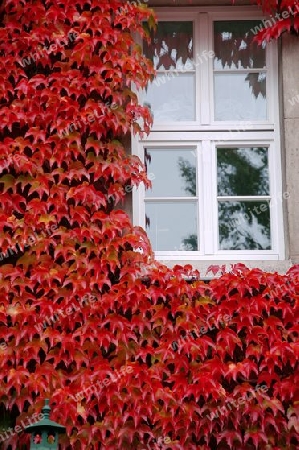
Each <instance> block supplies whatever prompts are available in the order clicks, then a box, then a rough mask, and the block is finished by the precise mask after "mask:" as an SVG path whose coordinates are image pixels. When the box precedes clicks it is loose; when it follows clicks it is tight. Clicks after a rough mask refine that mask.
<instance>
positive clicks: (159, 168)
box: [133, 7, 284, 260]
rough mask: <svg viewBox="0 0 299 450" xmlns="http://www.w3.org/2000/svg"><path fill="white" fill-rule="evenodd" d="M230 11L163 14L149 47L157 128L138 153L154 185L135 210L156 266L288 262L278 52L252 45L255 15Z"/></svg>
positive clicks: (146, 95) (145, 95)
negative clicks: (161, 263)
mask: <svg viewBox="0 0 299 450" xmlns="http://www.w3.org/2000/svg"><path fill="white" fill-rule="evenodd" d="M225 10H227V7H226V8H225ZM234 11H236V10H235V8H234V9H233V12H230V13H228V14H227V13H223V12H221V11H219V9H218V10H217V9H214V10H211V11H206V10H204V9H202V8H192V9H191V10H190V9H189V10H184V11H182V10H181V9H180V10H178V12H177V13H175V12H173V13H171V14H169V12H168V13H163V12H162V13H161V14H160V15H159V13H158V19H159V23H158V28H157V30H156V32H155V33H152V35H151V43H150V44H148V43H144V47H143V50H144V53H145V54H146V55H147V56H148V57H149V58H151V59H152V61H153V63H154V65H155V68H156V71H157V76H156V78H155V80H154V81H153V82H152V83H150V84H149V85H148V87H147V89H146V90H145V91H144V92H141V93H139V94H140V97H141V101H142V102H143V103H144V104H147V105H148V107H150V108H151V111H152V113H153V117H154V126H153V129H152V131H151V133H150V135H149V136H148V137H147V138H146V139H144V140H139V139H137V138H134V139H133V148H134V152H135V153H136V154H137V155H138V156H139V157H140V158H141V159H142V160H143V161H144V163H145V165H146V168H147V172H148V176H149V178H150V179H151V181H152V188H151V189H148V190H145V189H144V187H140V188H138V190H137V191H135V192H134V196H133V212H134V222H135V223H136V224H138V225H141V226H143V227H144V228H145V229H146V231H147V233H148V236H149V238H150V240H151V243H152V246H153V249H154V251H155V253H156V257H157V258H158V259H162V260H163V259H164V260H165V259H168V260H169V259H181V260H183V259H184V260H194V259H203V260H204V259H206V260H212V259H228V260H241V259H283V258H284V244H283V226H282V199H283V194H282V187H281V169H280V146H279V127H278V83H277V49H276V46H275V43H271V44H267V46H266V45H265V46H258V45H257V44H256V43H255V42H254V30H255V28H256V26H257V25H258V24H259V23H260V20H259V19H258V18H256V17H253V16H252V14H251V12H250V9H248V8H245V9H239V10H237V12H234ZM252 30H253V31H252Z"/></svg>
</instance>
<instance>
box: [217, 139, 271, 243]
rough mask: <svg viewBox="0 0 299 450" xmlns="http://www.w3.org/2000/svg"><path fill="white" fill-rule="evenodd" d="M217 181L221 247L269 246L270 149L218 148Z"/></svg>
mask: <svg viewBox="0 0 299 450" xmlns="http://www.w3.org/2000/svg"><path fill="white" fill-rule="evenodd" d="M217 182H218V224H219V249H220V250H270V249H271V233H270V204H269V202H270V200H269V198H261V199H256V198H255V199H252V198H250V197H253V196H255V197H256V196H266V197H269V195H270V186H269V169H268V149H267V148H265V147H253V148H249V147H248V148H218V149H217ZM228 196H229V197H233V198H230V199H227V197H228ZM238 197H242V199H240V200H238ZM244 197H248V199H245V200H244Z"/></svg>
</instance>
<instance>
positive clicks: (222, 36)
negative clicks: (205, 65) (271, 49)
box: [214, 20, 266, 69]
mask: <svg viewBox="0 0 299 450" xmlns="http://www.w3.org/2000/svg"><path fill="white" fill-rule="evenodd" d="M261 26H262V28H264V27H263V24H262V23H261V21H259V20H231V21H219V22H214V51H215V59H214V69H260V68H263V67H265V66H266V50H265V47H263V46H260V45H258V44H257V43H256V42H254V41H253V39H254V36H255V34H256V30H259V27H261Z"/></svg>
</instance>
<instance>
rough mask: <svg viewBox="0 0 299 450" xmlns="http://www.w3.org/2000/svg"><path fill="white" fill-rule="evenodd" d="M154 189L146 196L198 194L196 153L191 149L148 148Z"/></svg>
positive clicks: (149, 172)
mask: <svg viewBox="0 0 299 450" xmlns="http://www.w3.org/2000/svg"><path fill="white" fill-rule="evenodd" d="M144 160H145V164H146V167H147V173H148V175H150V179H151V180H152V189H148V190H147V191H146V197H191V196H196V153H195V151H194V150H189V149H146V150H145V155H144Z"/></svg>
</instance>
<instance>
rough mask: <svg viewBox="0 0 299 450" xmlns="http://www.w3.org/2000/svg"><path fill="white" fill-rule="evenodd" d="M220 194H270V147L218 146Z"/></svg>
mask: <svg viewBox="0 0 299 450" xmlns="http://www.w3.org/2000/svg"><path fill="white" fill-rule="evenodd" d="M217 182H218V195H269V193H270V187H269V169H268V149H267V148H265V147H252V148H218V149H217Z"/></svg>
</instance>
